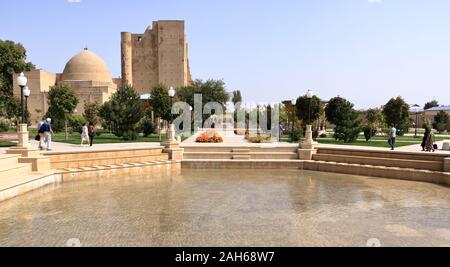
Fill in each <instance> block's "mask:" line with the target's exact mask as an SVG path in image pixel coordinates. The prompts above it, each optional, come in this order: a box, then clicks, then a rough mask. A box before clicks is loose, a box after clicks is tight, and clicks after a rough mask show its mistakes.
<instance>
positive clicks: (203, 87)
mask: <svg viewBox="0 0 450 267" xmlns="http://www.w3.org/2000/svg"><path fill="white" fill-rule="evenodd" d="M195 94H201V95H202V105H203V106H205V105H206V104H207V103H209V102H217V103H220V104H221V105H222V107H224V108H225V105H226V104H227V102H228V101H230V95H229V93H228V92H227V91H226V88H225V83H224V81H222V80H213V79H209V80H207V81H202V80H195V81H193V82H192V84H191V85H189V86H186V87H182V88H180V89H178V90H177V99H178V100H180V101H184V102H186V103H188V104H189V105H191V106H192V107H193V106H194V95H195Z"/></svg>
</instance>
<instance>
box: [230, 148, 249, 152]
mask: <svg viewBox="0 0 450 267" xmlns="http://www.w3.org/2000/svg"><path fill="white" fill-rule="evenodd" d="M231 152H233V153H250V149H248V148H233V149H232V150H231Z"/></svg>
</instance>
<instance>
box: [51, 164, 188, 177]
mask: <svg viewBox="0 0 450 267" xmlns="http://www.w3.org/2000/svg"><path fill="white" fill-rule="evenodd" d="M152 173H157V174H167V175H177V174H181V161H165V162H151V163H135V164H121V165H111V166H97V167H84V168H76V169H67V170H61V171H60V172H59V174H60V175H61V176H62V180H63V181H64V182H67V181H73V180H82V179H98V178H102V179H104V178H105V177H110V176H114V177H117V176H134V175H151V174H152Z"/></svg>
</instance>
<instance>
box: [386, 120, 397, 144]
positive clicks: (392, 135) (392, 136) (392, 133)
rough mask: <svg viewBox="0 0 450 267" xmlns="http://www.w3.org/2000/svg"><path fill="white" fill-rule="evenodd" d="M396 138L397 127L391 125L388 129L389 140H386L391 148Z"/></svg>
mask: <svg viewBox="0 0 450 267" xmlns="http://www.w3.org/2000/svg"><path fill="white" fill-rule="evenodd" d="M396 139H397V128H395V126H394V125H392V127H391V129H390V130H389V141H388V143H389V146H390V147H391V150H394V149H395V141H396Z"/></svg>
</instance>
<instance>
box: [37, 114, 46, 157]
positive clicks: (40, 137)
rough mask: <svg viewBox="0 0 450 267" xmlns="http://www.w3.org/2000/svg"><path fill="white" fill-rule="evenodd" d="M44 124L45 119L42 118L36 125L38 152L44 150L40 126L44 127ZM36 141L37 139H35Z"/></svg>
mask: <svg viewBox="0 0 450 267" xmlns="http://www.w3.org/2000/svg"><path fill="white" fill-rule="evenodd" d="M44 123H45V118H42V120H41V121H40V122H39V123H38V125H37V127H36V129H37V132H38V136H39V150H43V149H44V145H45V143H44V138H45V137H44V131H43V129H42V125H44ZM36 140H37V139H36Z"/></svg>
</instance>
